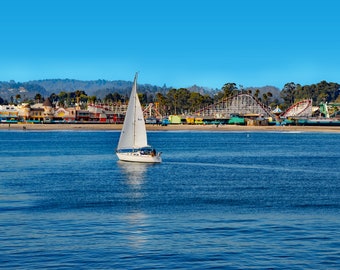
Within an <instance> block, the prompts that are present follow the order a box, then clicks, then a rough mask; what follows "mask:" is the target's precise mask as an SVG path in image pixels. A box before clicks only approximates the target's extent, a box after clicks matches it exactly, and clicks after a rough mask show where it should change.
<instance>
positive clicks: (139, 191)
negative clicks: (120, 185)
mask: <svg viewBox="0 0 340 270" xmlns="http://www.w3.org/2000/svg"><path fill="white" fill-rule="evenodd" d="M117 164H118V167H119V169H120V170H121V172H122V175H125V176H126V178H125V181H124V182H125V183H126V185H127V187H128V193H127V196H128V198H129V199H133V200H134V201H136V200H138V201H139V200H141V199H142V198H143V197H145V192H144V189H143V185H144V184H145V183H146V172H147V169H148V167H149V166H150V164H145V163H133V162H123V161H118V162H117ZM147 218H148V216H147V215H146V214H145V213H143V211H142V210H141V209H135V210H134V211H132V212H129V213H127V214H126V215H125V218H124V219H125V221H126V224H127V230H128V233H127V234H126V240H127V243H129V244H130V246H131V247H132V248H134V249H140V248H143V247H144V246H145V244H146V242H147V230H146V228H148V225H147Z"/></svg>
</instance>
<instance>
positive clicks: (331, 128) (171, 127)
mask: <svg viewBox="0 0 340 270" xmlns="http://www.w3.org/2000/svg"><path fill="white" fill-rule="evenodd" d="M121 129H122V124H7V123H2V124H0V130H3V131H5V130H28V131H30V130H32V131H39V130H47V131H48V130H73V131H77V130H79V131H81V130H98V131H100V130H105V131H110V130H117V131H120V130H121ZM146 129H147V131H238V132H252V131H261V132H262V131H263V132H265V131H271V132H287V131H288V132H294V131H295V132H331V133H340V126H239V125H219V126H218V127H217V126H216V125H168V126H159V125H146Z"/></svg>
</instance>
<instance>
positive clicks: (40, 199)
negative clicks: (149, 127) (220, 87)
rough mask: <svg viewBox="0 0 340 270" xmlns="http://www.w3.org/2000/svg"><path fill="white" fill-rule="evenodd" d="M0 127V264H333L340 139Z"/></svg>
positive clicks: (338, 253) (339, 234)
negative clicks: (134, 157) (120, 147)
mask: <svg viewBox="0 0 340 270" xmlns="http://www.w3.org/2000/svg"><path fill="white" fill-rule="evenodd" d="M118 137H119V132H116V131H112V132H111V131H109V132H108V131H101V132H97V131H90V132H87V131H77V132H75V131H40V132H34V131H1V132H0V143H1V144H0V150H1V152H0V268H1V269H155V268H157V269H158V268H163V269H175V268H176V269H213V268H219V269H221V268H223V269H249V268H251V269H339V268H340V170H339V168H340V134H330V133H329V134H328V133H261V132H249V133H243V132H189V131H188V132H150V133H149V141H150V143H152V145H153V146H155V147H156V148H157V149H158V150H160V151H163V163H162V164H157V165H143V164H133V163H121V162H119V161H117V158H116V156H115V154H114V149H115V147H116V145H117V142H118Z"/></svg>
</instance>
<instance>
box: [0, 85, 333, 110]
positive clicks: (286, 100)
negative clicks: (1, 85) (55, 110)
mask: <svg viewBox="0 0 340 270" xmlns="http://www.w3.org/2000/svg"><path fill="white" fill-rule="evenodd" d="M239 93H245V94H249V95H252V96H254V97H255V98H256V99H258V100H259V101H260V102H262V103H263V104H264V105H265V106H268V107H270V108H271V109H274V108H275V107H276V106H279V108H280V109H281V110H286V109H287V108H288V107H289V106H291V105H293V104H294V103H296V102H298V101H300V100H303V99H312V100H313V103H314V105H319V104H320V103H321V102H323V103H326V102H327V103H330V102H335V103H340V85H339V84H338V83H333V82H326V81H321V82H319V83H317V84H311V85H304V86H302V85H300V84H296V83H294V82H290V83H286V84H285V85H284V87H283V89H282V90H281V92H280V97H274V96H273V94H272V93H271V92H270V91H268V92H261V91H260V90H259V89H256V90H250V89H249V88H243V87H242V86H240V85H239V86H237V85H236V84H235V83H230V82H228V83H226V84H224V85H223V87H222V89H221V91H219V92H217V93H214V94H213V95H212V94H201V93H199V92H193V91H189V90H188V89H186V88H179V89H175V88H173V89H170V90H169V91H167V92H166V93H161V92H157V93H153V92H147V91H144V92H141V93H139V98H140V101H141V103H142V104H143V105H144V106H146V105H147V104H149V103H155V104H157V107H158V109H159V111H160V113H161V114H163V115H170V114H190V113H194V112H196V111H198V110H200V109H203V108H204V107H206V106H209V105H211V104H213V103H215V102H217V101H219V100H221V99H223V98H229V97H232V96H234V95H237V94H239ZM45 98H46V97H44V96H42V95H41V94H40V93H37V94H36V95H35V97H34V98H33V99H28V100H27V99H26V100H23V98H22V97H21V95H20V94H17V95H15V96H12V97H11V101H10V102H7V101H5V100H3V99H2V98H1V97H0V104H6V103H12V104H18V103H21V102H28V103H38V102H43V101H44V99H45ZM48 98H49V99H50V101H51V102H52V103H54V104H58V105H59V106H64V107H68V106H74V105H75V104H76V103H78V104H81V105H82V106H83V108H86V106H87V104H91V103H106V104H112V105H114V104H126V103H127V102H128V99H129V96H128V94H121V93H118V92H113V93H109V94H107V95H106V96H105V97H104V98H102V99H100V98H97V97H96V96H95V95H92V96H88V95H87V94H86V92H85V91H83V90H76V91H72V92H66V91H61V92H60V93H58V94H55V93H53V94H51V95H50V96H49V97H48Z"/></svg>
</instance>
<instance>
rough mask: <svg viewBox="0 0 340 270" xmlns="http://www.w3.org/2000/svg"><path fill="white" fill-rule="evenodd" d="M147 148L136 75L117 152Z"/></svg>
mask: <svg viewBox="0 0 340 270" xmlns="http://www.w3.org/2000/svg"><path fill="white" fill-rule="evenodd" d="M146 146H148V142H147V137H146V128H145V122H144V116H143V111H142V106H141V104H140V101H139V98H138V94H137V74H136V76H135V79H134V82H133V86H132V91H131V95H130V100H129V105H128V109H127V112H126V116H125V120H124V124H123V129H122V132H121V134H120V138H119V142H118V150H121V149H135V148H137V149H138V148H142V147H146Z"/></svg>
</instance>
